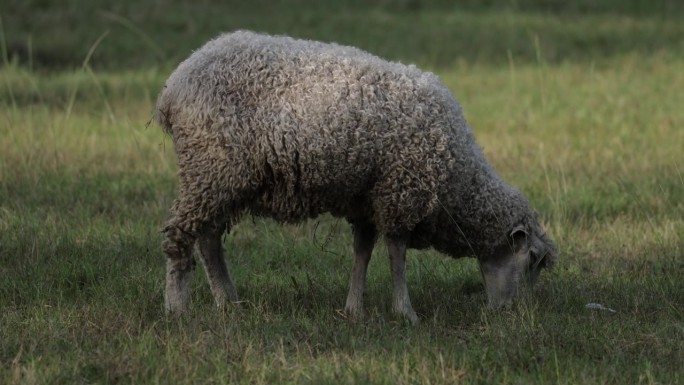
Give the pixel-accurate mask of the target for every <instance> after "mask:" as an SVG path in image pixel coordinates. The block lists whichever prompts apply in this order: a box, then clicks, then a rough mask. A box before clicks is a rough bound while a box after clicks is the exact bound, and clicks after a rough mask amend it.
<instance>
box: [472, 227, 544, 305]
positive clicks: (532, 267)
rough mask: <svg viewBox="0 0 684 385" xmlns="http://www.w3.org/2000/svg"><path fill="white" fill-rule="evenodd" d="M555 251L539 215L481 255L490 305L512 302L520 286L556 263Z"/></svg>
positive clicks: (534, 279) (530, 284)
mask: <svg viewBox="0 0 684 385" xmlns="http://www.w3.org/2000/svg"><path fill="white" fill-rule="evenodd" d="M556 255H557V251H556V246H555V245H554V243H553V241H551V239H549V238H548V237H547V236H546V233H545V232H544V231H543V229H542V227H541V226H540V225H539V222H538V221H537V219H536V218H531V220H530V221H528V223H521V224H517V225H516V226H514V227H513V229H512V230H510V231H509V232H508V233H507V234H506V235H505V237H504V239H503V240H502V242H501V244H500V245H499V246H498V247H496V248H495V249H494V251H493V252H492V253H491V255H488V256H484V257H483V258H481V259H480V269H481V271H482V275H483V277H484V280H485V288H486V291H487V305H488V307H489V308H492V309H494V308H500V307H507V306H510V305H511V304H512V303H513V299H514V298H515V296H516V294H517V293H518V292H519V291H520V290H522V289H524V288H525V286H527V287H531V286H532V285H534V283H535V282H536V281H537V279H538V277H539V272H540V271H541V269H542V268H548V267H551V266H553V263H554V262H555V260H556Z"/></svg>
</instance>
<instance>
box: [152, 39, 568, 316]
mask: <svg viewBox="0 0 684 385" xmlns="http://www.w3.org/2000/svg"><path fill="white" fill-rule="evenodd" d="M154 119H155V121H156V122H157V123H158V124H159V125H160V126H161V127H162V129H163V130H164V131H165V132H166V133H167V134H169V135H171V136H172V138H173V143H174V146H175V151H176V155H177V161H178V169H179V171H178V174H179V179H180V183H179V195H178V198H177V199H176V200H175V202H174V204H173V206H172V207H171V210H170V216H169V218H168V220H167V221H166V222H165V224H164V226H163V229H162V232H163V233H164V234H165V240H164V241H163V243H162V249H163V252H164V253H165V255H166V257H167V276H166V296H165V302H166V309H167V311H168V312H169V313H170V314H183V313H186V312H187V310H188V308H189V306H190V295H189V287H188V284H189V279H190V278H189V277H190V275H189V272H190V271H192V270H193V268H194V264H195V262H194V259H193V256H192V249H193V246H196V249H197V251H198V253H199V256H200V259H201V262H202V264H203V265H204V268H205V271H206V274H207V276H208V280H209V283H210V288H211V291H212V293H213V296H214V298H215V301H216V303H217V305H219V306H222V305H223V304H224V303H226V302H227V301H228V300H230V301H231V302H237V301H238V296H237V292H236V289H235V285H234V283H233V281H232V279H231V275H230V273H229V271H228V269H227V267H226V263H225V260H224V255H223V254H224V251H223V246H222V241H221V237H222V235H223V234H224V233H226V232H230V229H231V227H232V226H233V225H235V224H236V223H238V221H239V220H240V218H241V217H242V216H243V215H245V214H251V215H253V216H263V217H271V218H274V219H275V220H276V221H279V222H281V223H297V222H300V221H303V220H305V219H307V218H315V217H317V216H318V215H320V214H322V213H326V212H327V213H331V214H332V215H333V216H336V217H343V218H345V219H346V220H347V221H348V222H349V223H350V224H351V226H352V230H353V238H354V240H353V250H354V262H353V269H352V274H351V282H350V286H349V292H348V295H347V300H346V304H345V311H346V312H347V313H348V314H349V315H350V316H352V317H354V318H359V319H360V318H363V317H364V314H365V310H364V305H363V297H364V291H365V284H366V271H367V267H368V262H369V260H370V257H371V253H372V250H373V248H374V245H375V243H376V241H377V239H378V238H379V237H380V236H384V239H385V243H386V246H387V249H388V252H389V258H390V266H391V276H392V286H393V289H392V290H393V295H392V298H393V299H392V309H393V311H394V312H395V313H397V314H399V315H400V316H403V317H405V318H406V319H408V320H409V321H411V322H416V321H417V319H418V318H417V316H416V313H415V311H414V310H413V308H412V305H411V301H410V299H409V293H408V288H407V284H406V269H405V260H406V250H407V248H414V249H425V248H430V247H432V248H434V249H436V250H438V251H440V252H442V253H444V254H446V255H448V256H451V257H454V258H460V257H464V256H474V257H476V258H477V260H478V261H479V264H480V268H481V272H482V275H483V277H484V281H485V291H486V295H487V303H488V306H489V307H490V308H499V307H502V306H509V305H510V304H511V303H512V301H513V299H514V297H515V295H516V292H518V290H519V289H521V288H522V287H523V285H522V283H523V282H525V281H534V280H535V279H536V277H537V275H538V274H539V270H540V269H541V268H542V267H550V266H551V265H552V264H553V262H554V260H555V259H556V254H557V252H556V248H555V246H554V244H553V242H552V241H551V240H550V239H549V238H548V237H547V236H546V235H545V233H544V231H543V230H542V227H541V225H540V223H539V221H538V219H537V216H536V214H535V213H534V212H533V211H532V210H531V209H530V207H529V204H528V201H527V199H526V198H525V197H524V196H523V194H522V193H520V192H519V191H518V190H517V189H515V188H513V187H510V186H509V185H508V184H506V183H505V182H504V181H502V179H501V178H500V177H499V176H498V174H497V173H496V172H495V171H494V169H493V168H492V167H491V166H490V165H489V163H488V162H487V161H486V159H485V157H484V155H483V152H482V150H481V148H480V147H479V146H478V145H477V143H476V141H475V137H474V134H473V132H472V130H471V128H470V127H469V125H468V123H467V122H466V120H465V118H464V117H463V113H462V111H461V107H460V105H459V104H458V102H457V101H456V99H455V98H454V97H453V96H452V94H451V92H450V91H449V90H448V89H447V87H446V86H445V85H444V84H443V83H442V82H441V81H440V80H439V79H438V77H437V76H435V75H434V74H432V73H430V72H423V71H421V70H419V69H418V68H416V67H415V66H413V65H410V66H406V65H403V64H400V63H396V62H389V61H385V60H383V59H380V58H379V57H377V56H373V55H371V54H369V53H367V52H365V51H362V50H360V49H357V48H353V47H348V46H342V45H337V44H333V43H322V42H316V41H307V40H298V39H294V38H290V37H284V36H270V35H266V34H258V33H254V32H250V31H237V32H233V33H227V34H222V35H220V36H218V37H216V38H215V39H213V40H211V41H209V42H208V43H206V44H205V45H204V46H203V47H202V48H200V49H199V50H198V51H195V52H194V53H193V54H192V55H191V56H190V57H189V58H188V59H186V60H185V61H184V62H182V63H181V64H180V65H179V66H178V68H177V69H176V70H175V71H174V72H173V73H172V74H171V76H170V77H169V78H168V80H167V81H166V84H165V85H164V87H163V89H162V90H161V92H160V94H159V97H158V101H157V105H156V112H155V116H154Z"/></svg>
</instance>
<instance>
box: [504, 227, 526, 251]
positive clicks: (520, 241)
mask: <svg viewBox="0 0 684 385" xmlns="http://www.w3.org/2000/svg"><path fill="white" fill-rule="evenodd" d="M508 236H509V238H510V241H511V246H512V248H513V252H515V253H518V252H520V251H521V250H522V249H523V248H524V247H527V230H525V226H523V225H517V226H515V227H514V228H513V230H511V233H510V234H509V235H508Z"/></svg>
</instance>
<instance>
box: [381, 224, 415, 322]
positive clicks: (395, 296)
mask: <svg viewBox="0 0 684 385" xmlns="http://www.w3.org/2000/svg"><path fill="white" fill-rule="evenodd" d="M386 241H387V251H388V252H389V257H390V270H391V271H392V286H393V290H392V310H393V311H394V312H395V313H397V314H399V315H401V316H402V317H404V318H406V319H407V320H409V321H411V323H414V324H415V323H416V322H418V316H417V315H416V312H415V311H413V307H412V306H411V300H410V299H409V293H408V287H407V285H406V243H407V239H406V237H401V236H400V237H391V236H387V238H386Z"/></svg>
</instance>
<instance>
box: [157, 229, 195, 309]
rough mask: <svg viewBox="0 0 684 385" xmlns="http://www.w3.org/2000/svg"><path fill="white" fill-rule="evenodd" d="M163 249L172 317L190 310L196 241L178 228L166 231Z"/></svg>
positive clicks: (168, 305) (167, 304)
mask: <svg viewBox="0 0 684 385" xmlns="http://www.w3.org/2000/svg"><path fill="white" fill-rule="evenodd" d="M166 237H167V239H166V240H164V242H163V243H162V249H163V251H164V254H166V258H167V262H166V294H165V304H166V311H167V312H168V313H169V314H171V315H180V314H184V313H187V311H188V310H189V309H190V275H191V274H190V273H191V272H192V271H193V270H194V269H195V260H194V259H193V258H192V244H193V242H194V239H193V238H192V237H191V236H190V235H188V234H186V233H184V232H183V231H181V230H180V229H178V228H175V227H171V228H168V229H166Z"/></svg>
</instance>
